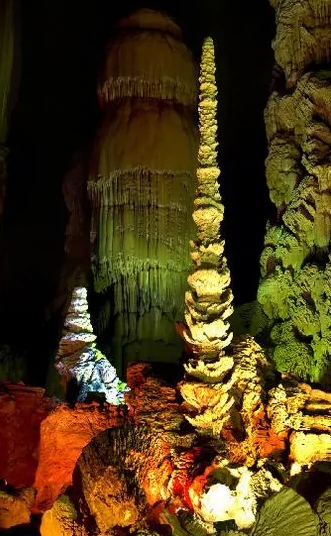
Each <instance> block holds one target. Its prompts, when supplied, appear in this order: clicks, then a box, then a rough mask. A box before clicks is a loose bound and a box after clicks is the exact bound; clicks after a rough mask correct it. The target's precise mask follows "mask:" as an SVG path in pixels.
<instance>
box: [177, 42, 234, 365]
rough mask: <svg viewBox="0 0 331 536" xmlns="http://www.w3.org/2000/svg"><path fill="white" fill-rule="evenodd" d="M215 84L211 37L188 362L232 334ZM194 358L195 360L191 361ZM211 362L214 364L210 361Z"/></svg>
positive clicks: (207, 354)
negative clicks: (221, 237)
mask: <svg viewBox="0 0 331 536" xmlns="http://www.w3.org/2000/svg"><path fill="white" fill-rule="evenodd" d="M216 96H217V88H216V82H215V62H214V45H213V41H212V39H211V38H207V39H206V40H205V42H204V44H203V49H202V59H201V73H200V103H199V125H200V126H199V128H200V146H199V153H198V158H199V168H198V170H197V179H198V181H197V192H196V197H195V200H194V211H193V219H194V221H195V224H196V227H197V238H196V240H195V241H194V242H192V243H191V246H192V248H193V250H192V252H191V257H192V260H193V264H194V268H195V271H194V273H193V274H191V275H190V276H189V277H188V285H189V290H188V291H187V292H186V296H185V303H186V311H185V320H186V325H187V328H186V329H184V332H183V335H184V338H185V341H186V342H187V343H188V345H189V346H190V347H191V349H192V353H193V359H192V360H191V364H189V365H188V368H189V369H191V367H192V366H193V367H194V366H195V365H198V362H199V361H201V360H202V361H205V362H206V366H207V367H208V363H209V362H210V361H215V360H218V359H219V358H220V357H221V356H222V355H223V354H224V348H226V347H227V346H228V345H229V344H230V342H231V339H232V333H231V332H229V323H228V321H227V318H228V317H229V316H230V315H231V313H232V305H231V302H232V292H231V290H230V288H229V284H230V271H229V269H228V267H227V263H226V258H225V256H224V253H223V250H224V242H223V241H222V240H221V239H220V234H219V233H220V224H221V222H222V220H223V212H224V208H223V205H222V202H221V196H220V194H219V189H218V182H217V178H218V176H219V174H220V171H219V169H218V167H217V153H216V147H217V141H216V134H217V122H216V107H217V99H216ZM193 362H194V364H193ZM211 367H214V365H211Z"/></svg>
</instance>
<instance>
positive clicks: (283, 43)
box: [258, 0, 331, 385]
mask: <svg viewBox="0 0 331 536" xmlns="http://www.w3.org/2000/svg"><path fill="white" fill-rule="evenodd" d="M271 3H272V5H273V6H274V8H275V10H276V25H277V32H276V37H275V40H274V44H273V48H274V51H275V59H276V62H277V64H278V67H277V70H276V72H277V73H278V77H277V78H276V80H275V81H274V91H273V93H272V94H271V96H270V98H269V101H268V104H267V107H266V111H265V121H266V129H267V136H268V142H269V154H268V157H267V160H266V176H267V182H268V186H269V189H270V197H271V200H272V201H273V203H274V204H275V205H276V207H277V212H278V221H277V222H276V223H275V222H272V223H269V225H268V228H267V232H266V236H265V247H264V250H263V253H262V256H261V281H260V286H259V291H258V300H259V301H260V303H261V305H262V307H263V310H264V312H265V313H266V315H267V316H268V317H269V319H270V335H271V346H272V355H273V359H274V361H275V364H276V366H277V368H278V369H279V370H280V371H282V372H292V373H295V374H296V375H298V376H299V377H301V378H302V379H304V380H306V381H307V380H310V381H314V382H319V383H323V384H325V385H330V384H331V365H330V362H331V361H330V360H331V316H330V310H331V283H330V281H331V263H330V253H331V250H330V238H331V194H330V192H331V160H330V151H331V114H330V109H331V61H330V58H331V39H330V32H331V1H330V0H303V1H301V2H296V1H294V0H284V1H282V2H277V1H275V0H273V1H272V2H271Z"/></svg>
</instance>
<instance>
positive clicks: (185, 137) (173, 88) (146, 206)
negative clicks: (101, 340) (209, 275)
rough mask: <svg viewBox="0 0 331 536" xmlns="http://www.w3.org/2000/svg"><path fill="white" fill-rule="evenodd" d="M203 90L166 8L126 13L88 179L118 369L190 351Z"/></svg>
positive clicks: (104, 90) (104, 82) (97, 264)
mask: <svg viewBox="0 0 331 536" xmlns="http://www.w3.org/2000/svg"><path fill="white" fill-rule="evenodd" d="M196 93H197V91H196V71H195V65H194V63H193V60H192V56H191V53H190V52H189V50H188V49H187V48H186V46H185V45H184V43H183V42H182V36H181V31H180V29H179V28H178V26H177V25H176V24H175V23H174V22H173V21H172V20H171V19H170V18H169V17H168V16H167V15H165V14H162V13H158V12H154V11H151V10H144V9H143V10H140V11H138V12H136V13H134V14H132V15H130V16H129V17H127V18H125V19H123V20H121V21H120V22H119V24H118V26H117V28H116V31H115V33H114V36H113V38H112V39H111V41H110V43H109V45H108V48H107V52H106V62H105V67H104V72H103V75H102V77H101V79H100V83H99V100H100V104H101V107H102V109H103V112H104V115H103V121H102V125H101V128H100V132H99V135H98V139H97V141H96V145H95V150H94V156H93V158H92V164H91V173H90V177H89V181H88V191H89V195H90V199H91V204H92V224H91V225H92V229H91V239H92V242H94V251H93V255H92V263H93V271H94V284H95V289H96V291H97V292H105V294H104V299H103V300H102V297H100V301H101V302H102V301H103V302H104V303H105V302H106V301H108V302H110V311H109V313H108V315H109V316H108V317H106V318H105V320H106V326H101V325H100V327H101V328H102V329H103V331H104V328H105V327H106V329H107V333H106V338H108V340H109V341H110V347H111V359H112V360H113V362H114V363H115V364H116V367H117V370H118V372H119V373H121V367H122V360H123V362H124V363H125V362H127V361H128V360H132V359H136V358H138V359H143V360H149V359H153V358H155V355H156V354H158V355H159V356H160V357H161V356H164V358H165V359H166V360H167V359H169V358H170V356H172V359H173V360H174V359H176V358H178V357H179V355H180V352H181V347H180V346H179V344H178V338H177V336H176V332H175V330H174V326H173V322H174V320H179V319H182V315H183V310H184V303H183V295H184V289H185V281H186V277H187V274H188V272H189V269H190V264H189V258H188V248H189V246H188V242H189V237H190V234H191V227H192V226H191V221H192V219H191V206H192V202H193V194H194V188H195V181H194V176H195V168H196V150H197V144H196V140H197V136H196V128H195V125H194V119H193V112H194V108H195V104H196ZM192 223H193V222H192ZM107 289H108V290H107ZM171 345H172V346H171ZM176 348H177V349H176ZM166 356H167V357H166Z"/></svg>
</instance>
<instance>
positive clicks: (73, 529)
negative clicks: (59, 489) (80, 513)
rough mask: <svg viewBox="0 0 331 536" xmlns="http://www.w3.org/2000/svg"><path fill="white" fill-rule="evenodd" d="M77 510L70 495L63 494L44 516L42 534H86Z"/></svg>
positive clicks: (46, 535)
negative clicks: (78, 520)
mask: <svg viewBox="0 0 331 536" xmlns="http://www.w3.org/2000/svg"><path fill="white" fill-rule="evenodd" d="M76 519H77V512H76V510H75V507H74V505H73V504H72V503H71V502H70V499H69V497H67V496H66V495H61V496H60V497H59V498H58V499H57V500H56V501H55V503H54V504H53V506H52V508H51V509H50V510H47V512H45V513H44V514H43V516H42V519H41V525H40V534H41V536H86V535H87V532H86V531H85V529H84V527H83V526H82V525H81V524H79V523H78V522H77V521H76Z"/></svg>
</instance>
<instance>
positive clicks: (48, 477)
mask: <svg viewBox="0 0 331 536" xmlns="http://www.w3.org/2000/svg"><path fill="white" fill-rule="evenodd" d="M123 423H124V414H123V409H122V408H121V407H118V406H110V405H108V404H105V405H103V406H101V405H98V404H77V405H76V406H75V407H74V408H71V407H69V406H67V405H63V406H60V407H58V408H57V409H56V410H55V411H53V412H52V413H51V414H50V415H49V416H48V417H47V419H45V420H44V422H43V423H42V426H41V429H40V446H39V465H38V470H37V473H36V479H35V483H34V487H35V488H36V491H37V496H36V501H35V504H34V508H33V509H34V511H35V512H40V511H45V510H47V509H48V508H50V507H51V506H52V504H53V503H54V501H55V500H56V499H57V497H58V496H59V495H60V494H61V493H63V492H64V490H65V489H66V488H67V487H68V486H69V485H70V484H71V480H72V473H73V470H74V467H75V464H76V462H77V460H78V458H79V456H80V454H81V452H82V450H83V448H84V447H85V446H86V445H87V444H88V443H89V442H90V441H91V439H92V438H93V437H94V436H95V435H97V434H99V433H100V432H102V431H103V430H106V429H107V428H113V427H117V426H121V425H123Z"/></svg>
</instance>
